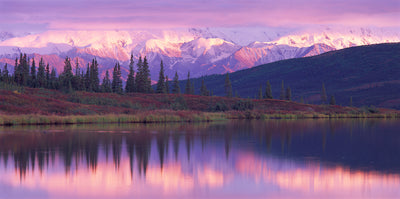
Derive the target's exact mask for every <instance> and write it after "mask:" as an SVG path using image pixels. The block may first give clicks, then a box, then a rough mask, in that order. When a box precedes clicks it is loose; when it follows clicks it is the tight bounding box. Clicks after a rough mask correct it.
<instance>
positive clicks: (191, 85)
mask: <svg viewBox="0 0 400 199" xmlns="http://www.w3.org/2000/svg"><path fill="white" fill-rule="evenodd" d="M190 94H192V95H194V82H192V83H191V84H190Z"/></svg>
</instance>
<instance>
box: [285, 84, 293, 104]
mask: <svg viewBox="0 0 400 199" xmlns="http://www.w3.org/2000/svg"><path fill="white" fill-rule="evenodd" d="M285 98H286V100H288V101H292V90H290V87H287V88H286V95H285Z"/></svg>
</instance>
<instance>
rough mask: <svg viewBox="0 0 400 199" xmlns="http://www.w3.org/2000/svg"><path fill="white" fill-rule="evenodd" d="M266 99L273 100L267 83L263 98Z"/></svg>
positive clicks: (269, 85)
mask: <svg viewBox="0 0 400 199" xmlns="http://www.w3.org/2000/svg"><path fill="white" fill-rule="evenodd" d="M264 97H265V98H266V99H273V97H272V89H271V84H270V83H269V81H267V87H266V88H265V96H264Z"/></svg>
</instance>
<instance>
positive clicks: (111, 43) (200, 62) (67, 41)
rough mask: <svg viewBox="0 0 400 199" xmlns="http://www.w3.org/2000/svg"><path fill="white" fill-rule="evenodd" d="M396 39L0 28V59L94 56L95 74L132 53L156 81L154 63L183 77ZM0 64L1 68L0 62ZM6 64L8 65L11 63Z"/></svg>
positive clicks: (387, 32) (379, 32)
mask: <svg viewBox="0 0 400 199" xmlns="http://www.w3.org/2000/svg"><path fill="white" fill-rule="evenodd" d="M388 42H400V29H399V28H360V27H357V28H355V27H328V26H319V27H311V28H291V29H290V28H261V27H257V28H188V29H173V30H134V31H61V30H50V31H46V32H42V33H38V34H29V33H25V34H13V33H11V32H6V31H3V32H0V63H3V64H4V63H8V64H9V65H14V62H15V58H16V57H17V56H18V55H19V54H20V53H21V52H22V53H26V54H28V55H29V57H31V58H35V60H36V59H37V60H38V59H40V57H43V58H44V59H45V61H46V62H49V63H50V65H51V66H53V67H56V68H57V71H58V72H61V71H62V68H63V61H64V59H65V57H66V56H68V57H71V58H73V59H74V60H75V58H78V60H79V64H80V66H81V67H82V68H83V67H86V64H87V63H88V62H89V61H90V60H91V59H92V58H96V59H97V60H98V62H99V63H100V73H101V74H105V71H106V70H111V69H112V67H113V66H114V64H115V63H116V61H119V62H121V63H122V67H123V76H126V73H127V71H128V62H129V58H130V54H131V53H132V54H133V55H134V57H135V59H138V57H139V56H142V57H144V56H146V57H147V59H148V60H149V63H150V71H151V75H152V79H153V80H156V79H157V74H158V71H159V64H160V61H161V60H163V63H164V66H165V68H166V71H165V72H166V74H167V75H168V76H169V77H170V78H172V76H173V74H174V73H175V71H177V72H178V74H179V76H180V77H181V78H182V79H183V78H185V77H186V74H187V72H188V71H190V73H191V75H192V77H198V76H201V75H207V74H215V73H218V74H220V73H226V72H233V71H236V70H240V69H245V68H250V67H253V66H256V65H260V64H265V63H270V62H274V61H278V60H283V59H290V58H298V57H306V56H313V55H318V54H321V53H324V52H327V51H331V50H336V49H342V48H347V47H351V46H359V45H369V44H377V43H388ZM3 64H0V67H1V68H2V65H3ZM11 68H12V67H11Z"/></svg>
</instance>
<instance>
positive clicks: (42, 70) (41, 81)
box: [37, 57, 46, 88]
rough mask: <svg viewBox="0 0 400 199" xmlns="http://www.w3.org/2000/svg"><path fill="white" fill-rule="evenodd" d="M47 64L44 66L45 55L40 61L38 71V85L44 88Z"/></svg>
mask: <svg viewBox="0 0 400 199" xmlns="http://www.w3.org/2000/svg"><path fill="white" fill-rule="evenodd" d="M45 70H46V69H45V66H44V61H43V57H42V58H40V61H39V67H38V72H37V80H38V81H37V83H38V87H40V88H44V87H46V71H45Z"/></svg>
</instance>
